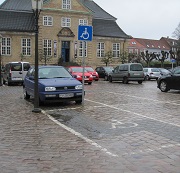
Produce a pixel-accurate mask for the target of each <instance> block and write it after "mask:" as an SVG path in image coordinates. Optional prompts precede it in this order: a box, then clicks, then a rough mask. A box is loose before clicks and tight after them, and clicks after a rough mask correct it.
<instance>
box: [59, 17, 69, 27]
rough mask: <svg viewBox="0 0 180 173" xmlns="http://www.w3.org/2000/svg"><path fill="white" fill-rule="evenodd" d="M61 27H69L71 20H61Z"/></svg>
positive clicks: (65, 18) (64, 18)
mask: <svg viewBox="0 0 180 173" xmlns="http://www.w3.org/2000/svg"><path fill="white" fill-rule="evenodd" d="M61 26H62V27H71V19H70V18H67V17H62V18H61Z"/></svg>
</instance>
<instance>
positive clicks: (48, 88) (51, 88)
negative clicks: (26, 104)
mask: <svg viewBox="0 0 180 173" xmlns="http://www.w3.org/2000/svg"><path fill="white" fill-rule="evenodd" d="M45 91H56V88H55V87H45Z"/></svg>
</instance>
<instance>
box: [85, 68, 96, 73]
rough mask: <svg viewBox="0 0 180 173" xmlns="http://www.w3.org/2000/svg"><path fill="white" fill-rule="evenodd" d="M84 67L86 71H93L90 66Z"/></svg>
mask: <svg viewBox="0 0 180 173" xmlns="http://www.w3.org/2000/svg"><path fill="white" fill-rule="evenodd" d="M85 69H86V70H87V71H90V72H93V71H94V69H93V68H92V67H85Z"/></svg>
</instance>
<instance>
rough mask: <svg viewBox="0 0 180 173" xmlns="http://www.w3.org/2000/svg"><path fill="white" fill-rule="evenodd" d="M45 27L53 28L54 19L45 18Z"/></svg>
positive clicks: (50, 17)
mask: <svg viewBox="0 0 180 173" xmlns="http://www.w3.org/2000/svg"><path fill="white" fill-rule="evenodd" d="M43 26H53V17H52V16H43Z"/></svg>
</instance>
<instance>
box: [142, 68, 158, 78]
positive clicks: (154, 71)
mask: <svg viewBox="0 0 180 173" xmlns="http://www.w3.org/2000/svg"><path fill="white" fill-rule="evenodd" d="M143 71H144V76H145V77H144V79H145V80H151V79H156V80H157V79H158V78H159V76H160V75H161V71H160V70H159V69H158V68H143Z"/></svg>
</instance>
